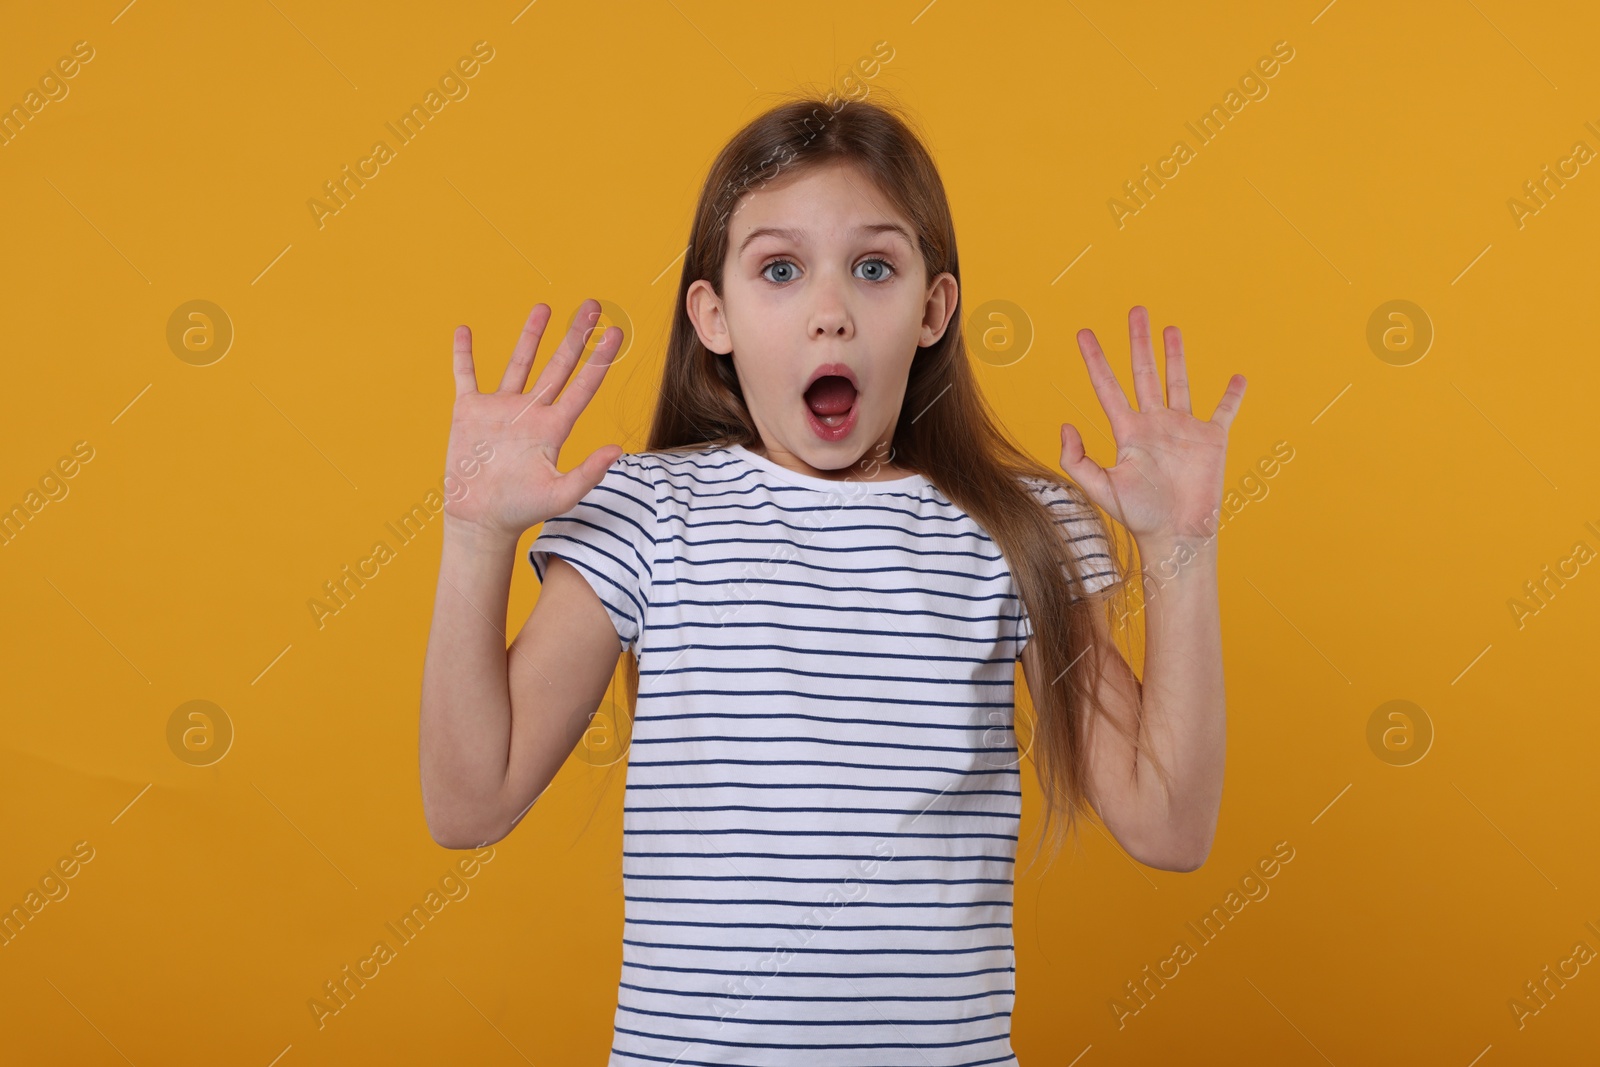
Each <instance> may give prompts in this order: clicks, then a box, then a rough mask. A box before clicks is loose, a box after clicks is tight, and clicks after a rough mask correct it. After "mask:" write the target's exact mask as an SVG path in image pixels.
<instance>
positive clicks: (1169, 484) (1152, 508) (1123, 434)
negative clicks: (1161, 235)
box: [1061, 306, 1245, 539]
mask: <svg viewBox="0 0 1600 1067" xmlns="http://www.w3.org/2000/svg"><path fill="white" fill-rule="evenodd" d="M1162 342H1163V346H1164V348H1165V350H1166V355H1167V385H1166V390H1165V398H1164V399H1163V390H1162V387H1161V376H1160V374H1159V373H1157V371H1156V359H1155V352H1154V351H1153V350H1152V348H1151V344H1150V315H1149V313H1148V312H1147V311H1146V310H1145V309H1144V308H1143V307H1140V306H1135V307H1134V308H1133V309H1132V310H1130V311H1129V312H1128V343H1129V348H1130V349H1131V357H1132V361H1133V389H1134V396H1135V398H1136V399H1137V400H1138V402H1139V408H1138V410H1137V411H1136V410H1134V409H1133V407H1131V406H1130V405H1129V404H1128V398H1127V395H1126V394H1125V393H1124V392H1123V390H1122V385H1121V383H1119V382H1118V381H1117V375H1116V372H1114V371H1113V370H1112V369H1111V365H1110V364H1109V363H1108V362H1107V361H1106V356H1105V353H1104V352H1102V351H1101V350H1100V344H1099V342H1098V341H1096V340H1095V336H1094V333H1093V331H1090V330H1079V331H1078V348H1079V349H1080V350H1081V351H1082V353H1083V360H1084V363H1085V365H1086V366H1087V367H1088V369H1089V381H1090V383H1091V384H1092V385H1093V386H1094V391H1095V396H1097V397H1098V398H1099V400H1100V406H1101V408H1103V409H1104V410H1105V413H1106V417H1107V418H1108V419H1110V421H1111V432H1112V434H1113V435H1114V436H1115V440H1116V446H1117V460H1116V463H1115V464H1114V465H1112V466H1111V467H1101V466H1100V464H1098V463H1096V462H1095V461H1094V460H1092V459H1090V458H1089V457H1088V456H1087V455H1085V454H1084V449H1083V437H1082V436H1081V435H1080V434H1079V433H1078V430H1077V427H1075V426H1073V425H1072V424H1071V423H1065V424H1063V425H1062V427H1061V469H1062V470H1063V471H1065V472H1066V473H1067V475H1068V476H1069V477H1070V478H1072V480H1073V481H1074V482H1076V483H1078V485H1080V486H1081V487H1082V488H1083V490H1084V492H1085V494H1087V495H1088V497H1089V499H1090V500H1091V501H1093V502H1094V503H1095V505H1096V506H1098V507H1100V508H1101V509H1103V510H1105V511H1106V512H1108V513H1109V514H1110V515H1111V516H1112V517H1113V518H1115V519H1116V520H1117V521H1118V522H1119V523H1121V524H1122V525H1123V526H1124V527H1126V528H1127V530H1128V532H1129V533H1130V534H1131V535H1133V536H1134V537H1135V538H1170V539H1179V538H1182V539H1192V538H1197V537H1199V538H1205V537H1209V536H1210V535H1211V534H1212V533H1213V532H1215V530H1216V520H1215V512H1216V510H1217V508H1218V506H1219V505H1220V503H1221V500H1222V481H1223V464H1224V460H1225V459H1226V456H1227V448H1228V428H1229V427H1230V426H1231V425H1232V424H1233V419H1234V416H1235V415H1236V414H1237V413H1238V410H1239V401H1240V400H1241V399H1242V398H1243V397H1244V390H1245V379H1244V375H1242V374H1235V375H1234V376H1233V377H1232V378H1230V379H1229V380H1228V388H1227V391H1226V392H1224V393H1223V395H1222V399H1221V400H1220V401H1218V402H1217V409H1216V411H1214V412H1213V413H1212V416H1211V418H1210V419H1197V418H1195V416H1194V415H1193V414H1192V413H1191V412H1190V410H1189V376H1188V371H1187V370H1186V369H1185V367H1184V361H1183V337H1182V335H1180V334H1179V333H1178V328H1177V327H1176V326H1168V327H1167V328H1166V330H1165V331H1164V332H1163V334H1162Z"/></svg>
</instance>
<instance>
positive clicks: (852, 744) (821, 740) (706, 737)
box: [633, 693, 1016, 754]
mask: <svg viewBox="0 0 1600 1067" xmlns="http://www.w3.org/2000/svg"><path fill="white" fill-rule="evenodd" d="M734 695H735V696H738V695H740V694H737V693H736V694H734ZM794 695H798V694H794ZM699 741H741V742H744V743H747V744H757V743H761V744H765V743H767V742H772V741H809V742H811V743H812V744H816V745H843V746H845V747H846V748H893V749H898V750H900V751H902V752H966V753H969V754H970V753H971V752H972V749H971V748H970V747H966V748H963V747H959V746H954V747H953V746H951V745H907V744H903V743H901V742H898V741H835V740H834V739H833V738H831V737H740V736H738V735H737V734H735V735H733V736H731V737H730V736H728V735H726V734H701V735H699V736H696V737H636V738H634V739H633V743H634V745H686V744H691V743H695V742H699ZM992 751H993V752H994V753H995V754H1003V753H1006V752H1015V751H1016V749H1015V748H996V749H993V750H992Z"/></svg>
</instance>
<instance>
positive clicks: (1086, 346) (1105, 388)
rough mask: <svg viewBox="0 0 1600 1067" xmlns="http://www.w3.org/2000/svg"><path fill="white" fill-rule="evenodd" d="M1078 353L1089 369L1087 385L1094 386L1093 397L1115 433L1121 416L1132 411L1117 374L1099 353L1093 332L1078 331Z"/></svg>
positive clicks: (1103, 355) (1100, 352)
mask: <svg viewBox="0 0 1600 1067" xmlns="http://www.w3.org/2000/svg"><path fill="white" fill-rule="evenodd" d="M1078 351H1080V352H1082V353H1083V362H1084V365H1085V366H1086V367H1088V369H1089V384H1090V385H1092V386H1094V395H1095V396H1096V397H1098V398H1099V399H1100V407H1101V408H1102V409H1104V411H1105V413H1106V415H1107V416H1108V417H1109V418H1110V419H1111V429H1112V431H1113V432H1115V430H1116V428H1117V425H1118V423H1119V421H1120V419H1121V417H1122V415H1123V414H1125V413H1127V412H1131V411H1132V410H1133V409H1132V408H1131V407H1129V406H1128V395H1127V394H1126V393H1124V392H1123V391H1122V383H1121V382H1119V381H1117V372H1116V371H1114V370H1112V369H1111V364H1110V363H1109V362H1107V361H1106V354H1105V353H1104V352H1102V351H1100V342H1099V341H1097V340H1095V336H1094V331H1093V330H1079V331H1078Z"/></svg>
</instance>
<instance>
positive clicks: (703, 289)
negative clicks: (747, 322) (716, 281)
mask: <svg viewBox="0 0 1600 1067" xmlns="http://www.w3.org/2000/svg"><path fill="white" fill-rule="evenodd" d="M684 300H685V303H686V305H687V308H686V310H687V311H688V312H689V321H690V322H692V323H694V332H695V333H696V334H698V335H699V336H700V343H701V344H703V345H705V346H706V347H707V348H708V349H710V350H711V351H713V352H715V353H717V354H718V355H723V356H725V355H727V354H728V353H730V352H732V351H733V338H732V337H731V336H729V334H728V320H727V317H726V316H725V315H724V314H723V311H722V298H721V297H719V296H718V295H717V291H716V290H715V289H713V288H711V283H710V282H708V281H706V280H705V279H704V278H697V279H695V281H694V282H693V283H692V284H691V285H690V286H689V292H688V294H687V295H686V296H685V298H684Z"/></svg>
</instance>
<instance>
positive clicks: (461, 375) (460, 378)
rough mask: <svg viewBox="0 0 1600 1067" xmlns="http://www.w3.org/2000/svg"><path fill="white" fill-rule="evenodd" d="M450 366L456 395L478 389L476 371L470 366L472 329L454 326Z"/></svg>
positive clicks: (473, 391) (474, 391)
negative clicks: (454, 334) (453, 350)
mask: <svg viewBox="0 0 1600 1067" xmlns="http://www.w3.org/2000/svg"><path fill="white" fill-rule="evenodd" d="M451 366H452V368H453V370H454V372H455V377H456V396H461V395H463V394H465V393H476V392H477V391H478V372H477V371H476V370H474V369H473V367H472V331H471V330H470V329H468V328H467V327H466V326H457V327H456V339H455V356H454V358H453V360H452V362H451Z"/></svg>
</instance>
